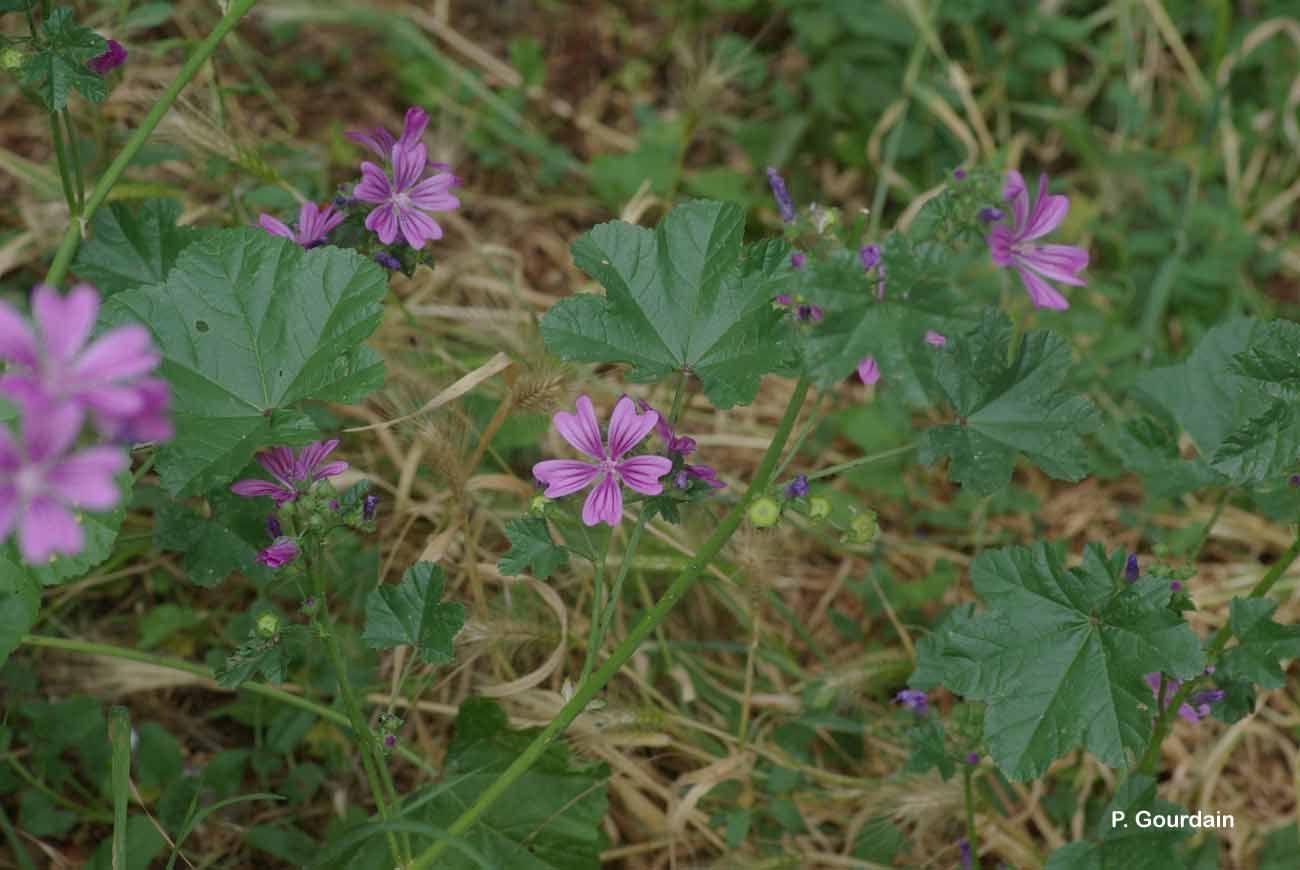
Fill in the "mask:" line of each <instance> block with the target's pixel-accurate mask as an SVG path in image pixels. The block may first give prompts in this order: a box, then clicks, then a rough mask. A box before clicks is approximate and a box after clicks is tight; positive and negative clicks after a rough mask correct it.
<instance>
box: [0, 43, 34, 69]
mask: <svg viewBox="0 0 1300 870" xmlns="http://www.w3.org/2000/svg"><path fill="white" fill-rule="evenodd" d="M26 59H27V58H26V56H25V55H24V54H23V53H22V52H21V51H19V50H18V49H16V48H6V49H5V50H4V51H0V69H7V70H16V69H18V68H19V67H21V66H22V65H23V61H24V60H26Z"/></svg>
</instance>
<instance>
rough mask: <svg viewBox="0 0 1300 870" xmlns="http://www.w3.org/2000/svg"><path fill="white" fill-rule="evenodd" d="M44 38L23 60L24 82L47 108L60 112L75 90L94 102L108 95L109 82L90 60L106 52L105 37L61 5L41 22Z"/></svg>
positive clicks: (65, 106)
mask: <svg viewBox="0 0 1300 870" xmlns="http://www.w3.org/2000/svg"><path fill="white" fill-rule="evenodd" d="M41 30H42V32H43V33H44V37H45V38H44V41H43V43H42V45H41V46H40V48H38V49H37V50H35V51H33V52H32V53H31V54H30V55H28V56H27V58H26V60H24V61H23V67H22V74H23V84H24V85H26V86H27V87H29V88H31V89H32V90H33V91H35V92H36V94H37V95H39V96H40V98H41V102H43V103H44V104H45V108H46V109H48V110H49V111H51V112H59V111H62V110H63V109H65V108H67V106H68V96H69V95H70V94H71V93H72V91H73V90H74V89H75V90H76V91H78V92H79V93H80V94H81V95H82V96H83V97H85V98H86V99H88V100H90V101H91V102H92V103H98V102H100V101H101V100H103V99H104V98H105V97H107V96H108V83H107V82H105V81H104V79H103V77H102V76H98V75H96V74H95V73H93V72H91V71H90V69H89V68H88V67H87V66H86V61H88V60H90V59H91V58H92V57H95V56H96V55H98V54H102V53H103V52H104V49H105V48H106V47H107V46H108V43H107V42H105V41H104V37H102V36H100V35H99V34H98V33H96V32H95V31H93V30H91V29H90V28H88V27H83V26H82V25H80V24H78V23H77V21H76V19H75V18H74V17H73V11H72V10H71V9H69V8H67V7H66V6H65V7H61V8H59V9H55V10H54V11H53V12H51V13H50V16H49V17H48V18H46V19H45V21H44V22H43V23H42V24H41Z"/></svg>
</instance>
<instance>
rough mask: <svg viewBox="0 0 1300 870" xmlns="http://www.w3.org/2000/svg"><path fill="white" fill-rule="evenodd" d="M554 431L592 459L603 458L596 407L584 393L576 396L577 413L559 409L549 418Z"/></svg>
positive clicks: (603, 450) (603, 449)
mask: <svg viewBox="0 0 1300 870" xmlns="http://www.w3.org/2000/svg"><path fill="white" fill-rule="evenodd" d="M551 422H552V423H554V424H555V431H557V432H559V433H560V437H562V438H563V439H564V440H565V441H568V442H569V443H570V444H572V445H573V447H574V449H576V450H580V451H582V452H583V453H585V454H587V455H588V456H590V457H591V458H592V459H604V458H605V445H604V444H602V443H601V440H600V426H599V424H597V423H596V409H595V408H593V407H592V404H591V399H590V398H589V397H588V396H586V395H581V396H579V397H578V402H577V413H576V414H569V413H566V412H564V411H559V412H557V413H556V414H555V416H554V417H552V418H551Z"/></svg>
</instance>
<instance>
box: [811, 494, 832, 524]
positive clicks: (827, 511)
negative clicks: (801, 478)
mask: <svg viewBox="0 0 1300 870" xmlns="http://www.w3.org/2000/svg"><path fill="white" fill-rule="evenodd" d="M830 515H831V503H830V501H828V500H827V499H826V498H825V497H824V496H820V495H815V496H813V497H812V498H810V499H808V516H809V517H811V518H812V519H814V520H824V519H826V518H827V517H828V516H830Z"/></svg>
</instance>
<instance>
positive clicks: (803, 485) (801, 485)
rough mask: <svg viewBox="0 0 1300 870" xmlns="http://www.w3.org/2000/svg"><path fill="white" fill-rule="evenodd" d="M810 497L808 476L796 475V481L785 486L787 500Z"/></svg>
mask: <svg viewBox="0 0 1300 870" xmlns="http://www.w3.org/2000/svg"><path fill="white" fill-rule="evenodd" d="M807 495H808V476H807V475H804V474H797V475H795V478H794V480H792V481H790V482H789V483H787V484H786V485H785V497H786V498H804V497H806V496H807Z"/></svg>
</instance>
